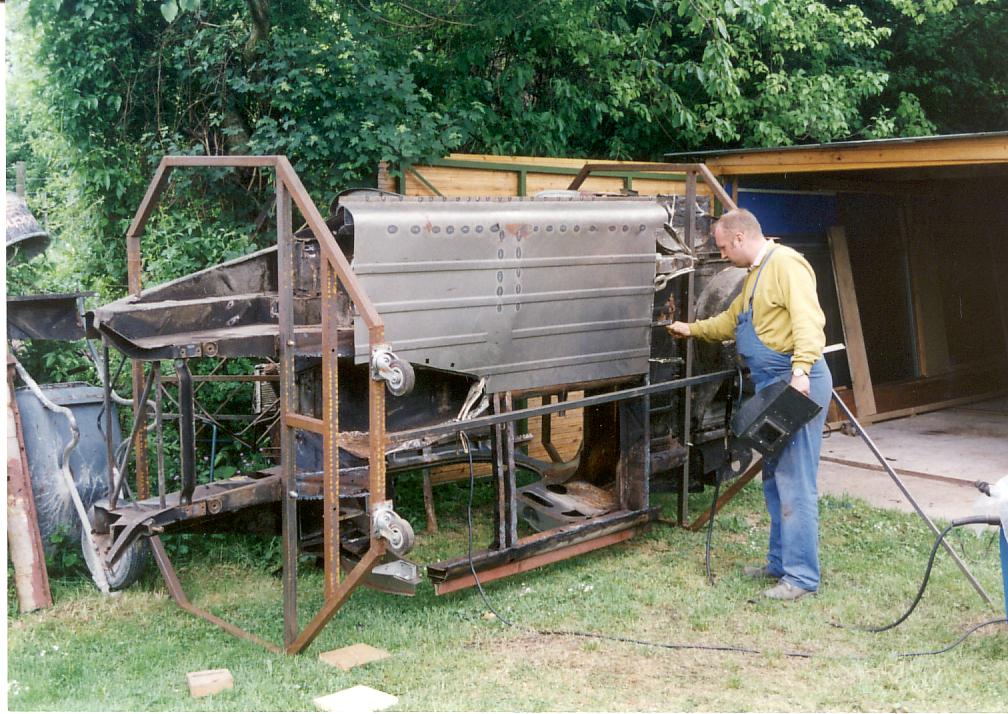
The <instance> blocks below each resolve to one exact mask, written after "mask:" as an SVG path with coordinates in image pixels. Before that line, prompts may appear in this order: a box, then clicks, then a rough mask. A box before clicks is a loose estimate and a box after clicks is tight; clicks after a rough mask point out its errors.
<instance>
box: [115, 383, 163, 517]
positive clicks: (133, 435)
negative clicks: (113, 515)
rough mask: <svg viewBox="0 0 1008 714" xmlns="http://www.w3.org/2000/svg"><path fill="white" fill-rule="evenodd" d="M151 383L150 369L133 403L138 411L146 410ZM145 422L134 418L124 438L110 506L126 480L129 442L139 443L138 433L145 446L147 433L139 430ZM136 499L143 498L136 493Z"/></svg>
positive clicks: (117, 498) (138, 458)
mask: <svg viewBox="0 0 1008 714" xmlns="http://www.w3.org/2000/svg"><path fill="white" fill-rule="evenodd" d="M153 384H154V370H151V372H150V374H148V375H147V381H146V382H144V386H143V393H142V394H141V395H140V398H139V401H137V402H135V404H138V405H139V410H140V412H143V411H145V410H146V407H147V398H148V397H149V396H150V390H151V387H152V386H153ZM137 413H139V412H137ZM135 415H136V413H135V414H134V416H135ZM146 423H147V420H146V419H144V420H140V419H134V420H133V430H132V431H130V435H129V438H128V439H127V440H126V450H125V451H124V452H123V455H122V456H121V457H120V459H119V463H118V464H116V468H117V469H118V474H117V476H116V479H115V483H114V485H113V490H112V491H111V492H110V493H109V506H110V507H111V508H115V507H116V503H117V502H118V500H119V492H120V491H121V490H122V485H123V482H124V481H125V480H126V463H127V462H128V461H129V455H130V449H129V445H130V444H131V443H132V444H137V443H139V441H138V439H137V435H138V434H139V435H140V436H141V437H142V438H143V442H144V445H145V446H146V444H147V434H146V431H143V432H141V427H142V425H144V424H146ZM144 453H145V454H146V453H147V450H146V448H145V449H144ZM139 460H140V454H137V462H139ZM138 499H139V500H143V498H140V497H139V495H138Z"/></svg>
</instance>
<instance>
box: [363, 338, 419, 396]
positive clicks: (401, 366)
mask: <svg viewBox="0 0 1008 714" xmlns="http://www.w3.org/2000/svg"><path fill="white" fill-rule="evenodd" d="M371 379H373V380H375V381H376V382H385V386H386V387H388V390H389V393H390V394H392V396H395V397H401V396H403V395H404V394H409V393H410V392H412V391H413V385H414V384H415V383H416V377H415V376H414V374H413V365H411V364H410V363H409V362H407V361H406V360H401V359H399V358H398V357H396V356H395V353H394V352H392V350H391V349H389V346H388V345H375V346H374V348H373V349H372V350H371Z"/></svg>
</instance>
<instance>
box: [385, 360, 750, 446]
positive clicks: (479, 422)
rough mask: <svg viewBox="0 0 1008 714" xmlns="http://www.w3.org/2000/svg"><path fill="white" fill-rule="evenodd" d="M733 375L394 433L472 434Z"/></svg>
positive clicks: (408, 436) (716, 374) (731, 372)
mask: <svg viewBox="0 0 1008 714" xmlns="http://www.w3.org/2000/svg"><path fill="white" fill-rule="evenodd" d="M734 375H735V370H734V369H722V370H718V371H717V372H710V373H709V374H701V375H697V376H696V377H689V378H686V379H673V380H670V381H668V382H658V383H657V384H647V385H644V386H642V387H630V388H628V389H618V390H616V391H614V392H606V393H604V394H593V395H592V396H590V397H581V398H580V399H571V400H568V401H563V402H558V403H556V404H543V405H542V406H538V407H525V408H524V409H515V410H514V411H512V412H508V413H506V414H490V415H488V416H483V417H477V418H475V419H467V420H465V421H449V422H442V423H441V424H433V425H431V426H421V427H417V428H416V429H404V430H403V431H397V432H396V433H395V434H396V439H397V440H399V441H405V440H413V439H420V438H422V437H425V436H446V435H448V434H456V433H458V432H460V431H466V432H475V431H478V430H480V429H484V428H486V427H488V426H493V425H494V424H501V423H503V422H506V421H517V420H519V419H531V418H532V417H537V416H542V415H543V414H554V413H556V412H562V411H568V410H574V409H583V408H584V407H592V406H596V405H598V404H608V403H609V402H618V401H620V400H621V399H633V398H634V397H642V396H644V395H645V394H660V393H662V392H670V391H672V390H674V389H684V388H686V387H695V386H698V385H700V384H707V383H708V382H717V381H719V380H722V379H724V378H726V377H732V376H734Z"/></svg>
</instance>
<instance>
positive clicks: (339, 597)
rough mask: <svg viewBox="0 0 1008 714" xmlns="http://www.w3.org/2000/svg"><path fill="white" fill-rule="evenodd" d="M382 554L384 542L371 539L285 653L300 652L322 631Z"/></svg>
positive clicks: (383, 553)
mask: <svg viewBox="0 0 1008 714" xmlns="http://www.w3.org/2000/svg"><path fill="white" fill-rule="evenodd" d="M383 555H385V542H384V541H379V540H373V539H372V541H371V547H370V548H369V549H368V551H367V552H366V553H365V554H364V557H363V558H361V559H360V562H359V563H357V565H356V566H354V569H353V570H351V571H350V572H349V573H348V574H347V576H346V578H344V579H343V582H341V583H340V584H339V587H337V588H336V591H335V592H334V593H333V594H332V596H331V597H328V598H326V601H325V603H324V604H323V605H322V608H321V609H320V610H319V611H318V613H316V615H315V617H313V618H312V620H311V622H309V623H308V624H307V625H306V626H305V628H304V630H302V631H301V633H300V634H299V635H298V636H297V638H296V639H295V640H294V641H293V642H291V643H290V644H289V645H287V648H286V652H287V654H300V653H301V652H303V651H304V649H305V648H306V647H307V646H308V645H310V644H311V643H312V642H314V640H315V638H316V637H318V634H319V632H321V631H322V628H323V627H325V626H326V623H327V622H329V620H331V619H332V616H333V615H335V614H336V611H337V610H339V609H340V607H342V606H343V603H345V602H346V601H347V598H349V597H350V595H351V593H353V591H354V590H355V589H356V588H357V586H358V585H360V583H361V581H362V580H363V579H364V578H365V577H367V576H368V574H369V573H370V572H371V569H372V568H373V567H374V565H375V563H376V562H378V559H379V558H381V557H382V556H383Z"/></svg>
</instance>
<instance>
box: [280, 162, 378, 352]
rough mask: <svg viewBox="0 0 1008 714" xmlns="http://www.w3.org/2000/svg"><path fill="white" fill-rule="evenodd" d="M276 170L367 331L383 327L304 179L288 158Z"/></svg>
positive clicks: (374, 336)
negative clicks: (302, 181) (303, 181)
mask: <svg viewBox="0 0 1008 714" xmlns="http://www.w3.org/2000/svg"><path fill="white" fill-rule="evenodd" d="M276 170H277V178H278V179H279V180H278V181H277V185H278V186H279V185H280V184H281V183H283V184H284V185H285V186H286V187H287V190H288V191H289V193H290V197H291V198H292V199H293V200H294V203H296V204H297V207H298V209H299V210H300V211H301V215H302V216H303V217H304V219H305V221H307V223H308V226H309V227H310V228H311V231H312V234H313V235H314V236H315V238H316V240H318V242H319V246H320V247H321V248H322V251H323V254H324V255H325V256H326V258H328V260H329V262H330V263H331V264H332V266H333V267H334V268H335V269H336V274H337V275H338V276H339V280H340V282H341V283H343V287H344V288H346V291H347V293H348V294H349V295H350V299H351V300H353V303H354V305H355V306H356V307H357V311H358V312H359V313H360V316H361V318H363V320H364V323H365V324H366V325H367V326H368V328H375V327H378V326H382V325H384V323H383V322H382V319H381V315H379V314H378V311H377V310H376V309H375V306H374V303H373V302H371V298H370V297H368V294H367V293H366V292H365V291H364V288H363V287H361V284H360V282H359V281H358V280H357V276H356V275H355V274H354V272H353V270H352V269H351V267H350V263H349V261H347V259H346V256H345V255H343V251H342V250H340V248H339V245H337V243H336V238H334V237H333V234H332V231H330V230H329V226H327V225H326V222H325V219H324V218H323V217H322V214H321V213H319V210H318V208H316V206H315V204H314V202H313V201H312V199H311V196H310V195H309V194H308V191H307V190H306V189H305V187H304V184H302V183H301V179H300V178H299V177H298V175H297V173H295V171H294V168H293V167H292V166H291V165H290V162H289V161H288V160H287V157H286V156H279V157H277V163H276ZM371 336H372V340H371V345H372V347H373V346H374V345H375V344H376V342H380V341H381V340H382V339H383V338H384V335H383V334H382V335H377V340H376V339H375V338H376V334H375V333H374V332H372V335H371Z"/></svg>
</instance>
